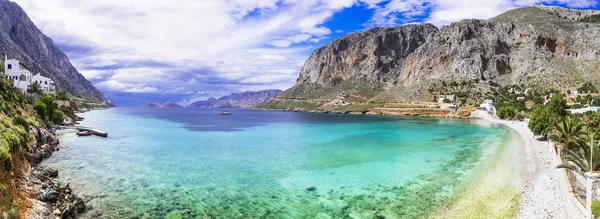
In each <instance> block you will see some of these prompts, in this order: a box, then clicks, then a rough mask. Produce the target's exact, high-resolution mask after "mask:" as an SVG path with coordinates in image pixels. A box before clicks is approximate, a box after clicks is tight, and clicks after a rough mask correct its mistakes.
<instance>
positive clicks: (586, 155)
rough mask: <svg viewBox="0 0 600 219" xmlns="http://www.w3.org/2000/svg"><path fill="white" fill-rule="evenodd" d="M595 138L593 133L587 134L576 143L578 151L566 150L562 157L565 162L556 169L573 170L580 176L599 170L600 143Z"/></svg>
mask: <svg viewBox="0 0 600 219" xmlns="http://www.w3.org/2000/svg"><path fill="white" fill-rule="evenodd" d="M595 138H596V137H595V133H594V132H589V133H587V135H585V137H583V138H581V139H579V140H578V141H577V144H578V149H575V148H566V149H565V150H564V152H565V153H564V154H565V155H564V156H562V158H563V160H564V161H565V162H564V163H563V164H561V165H558V166H557V167H556V168H564V169H569V170H573V171H575V172H576V173H579V174H580V175H582V176H584V174H585V173H586V172H590V171H598V170H600V143H599V142H598V141H596V139H595Z"/></svg>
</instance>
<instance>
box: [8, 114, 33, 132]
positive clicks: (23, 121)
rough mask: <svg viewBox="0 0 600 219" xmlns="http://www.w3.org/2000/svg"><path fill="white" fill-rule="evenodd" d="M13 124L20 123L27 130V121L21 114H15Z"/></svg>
mask: <svg viewBox="0 0 600 219" xmlns="http://www.w3.org/2000/svg"><path fill="white" fill-rule="evenodd" d="M12 122H13V125H20V126H21V127H23V129H24V130H25V131H26V132H28V131H29V122H28V121H27V119H26V118H25V117H23V116H15V118H13V120H12Z"/></svg>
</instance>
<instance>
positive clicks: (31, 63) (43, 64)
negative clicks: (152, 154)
mask: <svg viewBox="0 0 600 219" xmlns="http://www.w3.org/2000/svg"><path fill="white" fill-rule="evenodd" d="M0 55H1V56H2V59H4V55H7V56H8V57H9V58H16V59H18V60H20V61H21V62H22V63H24V64H25V65H26V66H27V68H28V69H29V70H30V71H31V72H32V73H34V74H35V73H38V72H39V73H41V74H42V75H43V76H46V77H49V78H51V79H52V80H53V81H54V82H55V83H56V86H57V88H59V89H64V90H66V91H67V92H69V93H71V94H72V95H74V96H77V97H92V98H93V99H96V100H98V101H100V102H102V103H106V104H108V105H112V104H111V103H110V101H108V100H107V99H106V98H105V97H104V95H102V93H101V92H100V91H98V89H96V88H95V87H94V86H93V85H92V84H91V83H90V82H89V81H88V80H87V79H85V77H84V76H83V75H81V74H80V73H79V72H78V71H77V69H75V67H73V65H71V63H70V61H69V59H68V58H67V56H66V55H65V54H64V53H63V52H61V51H60V49H58V47H56V46H55V45H54V43H53V41H52V39H50V38H49V37H47V36H46V35H44V34H43V33H42V32H41V31H40V30H39V29H38V28H37V27H36V26H35V24H34V23H33V22H31V20H30V19H29V17H28V16H27V14H26V13H25V12H24V11H23V9H22V8H21V7H20V6H19V5H17V4H16V3H14V2H11V1H8V0H0Z"/></svg>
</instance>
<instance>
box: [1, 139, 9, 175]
mask: <svg viewBox="0 0 600 219" xmlns="http://www.w3.org/2000/svg"><path fill="white" fill-rule="evenodd" d="M2 144H6V143H5V142H3V141H0V162H1V163H2V164H3V165H4V170H6V172H10V171H11V170H12V157H11V156H10V151H9V146H8V145H2Z"/></svg>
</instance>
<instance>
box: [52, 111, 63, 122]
mask: <svg viewBox="0 0 600 219" xmlns="http://www.w3.org/2000/svg"><path fill="white" fill-rule="evenodd" d="M64 121H65V115H64V114H63V113H62V112H61V111H60V110H58V109H54V111H53V112H52V122H54V123H55V124H61V123H62V122H64Z"/></svg>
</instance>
